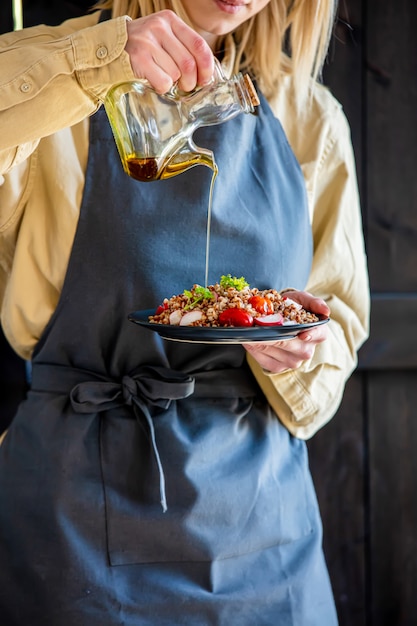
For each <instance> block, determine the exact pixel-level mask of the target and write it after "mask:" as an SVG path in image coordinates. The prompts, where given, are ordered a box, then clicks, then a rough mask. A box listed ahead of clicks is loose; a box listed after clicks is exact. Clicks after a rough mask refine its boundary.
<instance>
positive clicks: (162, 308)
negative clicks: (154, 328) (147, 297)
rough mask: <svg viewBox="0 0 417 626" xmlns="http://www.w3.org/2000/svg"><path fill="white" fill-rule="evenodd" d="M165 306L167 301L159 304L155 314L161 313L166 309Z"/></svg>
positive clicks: (166, 306)
mask: <svg viewBox="0 0 417 626" xmlns="http://www.w3.org/2000/svg"><path fill="white" fill-rule="evenodd" d="M167 308H168V304H167V302H164V304H160V305H159V307H158V308H157V309H156V311H155V315H161V313H163V312H164V311H166V310H167Z"/></svg>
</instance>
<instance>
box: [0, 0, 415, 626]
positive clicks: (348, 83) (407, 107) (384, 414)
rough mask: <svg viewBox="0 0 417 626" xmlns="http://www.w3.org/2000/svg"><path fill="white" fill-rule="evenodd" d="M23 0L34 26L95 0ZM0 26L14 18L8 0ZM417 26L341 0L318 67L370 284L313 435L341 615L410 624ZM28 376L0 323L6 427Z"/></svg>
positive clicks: (374, 2)
mask: <svg viewBox="0 0 417 626" xmlns="http://www.w3.org/2000/svg"><path fill="white" fill-rule="evenodd" d="M23 5H24V25H25V26H28V25H31V24H36V23H39V22H46V23H49V24H54V23H57V22H59V21H61V20H62V19H64V18H67V17H72V16H76V15H79V14H81V13H83V12H84V11H85V10H86V9H87V7H88V6H89V3H87V2H82V1H81V0H79V1H78V2H58V1H57V0H55V1H54V2H47V1H45V0H44V1H43V2H36V1H29V0H26V1H25V2H24V3H23ZM0 26H1V28H0V30H1V31H7V30H11V29H12V13H11V2H9V0H2V4H1V7H0ZM416 34H417V3H416V1H415V0H387V1H383V0H341V1H340V8H339V19H338V23H337V26H336V28H335V33H334V38H333V42H332V46H331V50H330V54H329V59H328V62H327V64H326V67H325V70H324V82H325V84H326V85H328V86H329V87H330V88H331V90H332V91H333V93H334V94H335V95H336V97H337V98H338V99H339V100H340V101H341V103H342V104H343V107H344V109H345V112H346V114H347V117H348V119H349V121H350V124H351V128H352V139H353V145H354V149H355V154H356V160H357V170H358V178H359V184H360V193H361V200H362V209H363V221H364V229H365V236H366V245H367V252H368V259H369V272H370V280H371V289H372V313H371V337H370V339H369V341H368V342H367V343H366V344H365V346H364V347H363V348H362V349H361V351H360V360H359V367H358V369H357V371H356V372H355V373H354V374H353V376H352V377H351V379H350V380H349V382H348V384H347V387H346V392H345V396H344V400H343V403H342V406H341V408H340V410H339V411H338V413H337V415H336V416H335V417H334V419H333V420H332V421H331V422H330V424H328V425H327V426H326V427H324V428H323V429H322V430H321V431H320V432H319V433H318V434H317V435H316V436H315V437H314V438H313V439H312V440H311V441H310V442H309V444H308V446H309V450H310V459H311V469H312V473H313V477H314V480H315V484H316V489H317V494H318V498H319V502H320V506H321V511H322V517H323V525H324V537H325V539H324V547H325V553H326V558H327V561H328V565H329V570H330V575H331V579H332V583H333V589H334V593H335V598H336V603H337V607H338V611H339V617H340V625H341V626H417V375H416V373H417V333H416V321H417V175H416V172H415V170H416V164H417V37H416ZM25 386H26V385H25V367H24V363H23V362H22V361H21V360H20V359H18V358H16V357H15V356H14V355H13V353H12V352H11V351H10V349H9V348H8V347H7V345H6V343H5V342H4V338H2V337H1V334H0V425H1V426H3V427H5V426H6V424H7V423H8V422H9V420H10V419H11V417H12V414H13V412H14V410H15V406H16V403H17V401H18V400H19V398H21V397H23V395H24V393H25ZM254 626H255V625H254ZM323 626H327V625H326V624H323Z"/></svg>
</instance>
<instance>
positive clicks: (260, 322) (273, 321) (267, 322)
mask: <svg viewBox="0 0 417 626" xmlns="http://www.w3.org/2000/svg"><path fill="white" fill-rule="evenodd" d="M253 323H254V324H256V325H257V326H282V325H283V323H284V318H283V316H282V315H281V313H271V314H270V315H261V316H260V317H254V318H253Z"/></svg>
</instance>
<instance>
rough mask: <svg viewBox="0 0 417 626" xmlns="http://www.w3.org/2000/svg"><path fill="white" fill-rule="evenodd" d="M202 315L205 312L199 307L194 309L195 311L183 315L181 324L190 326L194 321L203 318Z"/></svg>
mask: <svg viewBox="0 0 417 626" xmlns="http://www.w3.org/2000/svg"><path fill="white" fill-rule="evenodd" d="M202 317H203V313H202V311H199V310H198V309H194V311H188V312H187V313H184V315H183V316H182V318H181V320H180V326H190V325H191V324H193V323H194V322H198V320H201V318H202Z"/></svg>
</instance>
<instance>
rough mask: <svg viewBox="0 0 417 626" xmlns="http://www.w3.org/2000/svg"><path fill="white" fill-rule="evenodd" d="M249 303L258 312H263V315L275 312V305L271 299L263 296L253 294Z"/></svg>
mask: <svg viewBox="0 0 417 626" xmlns="http://www.w3.org/2000/svg"><path fill="white" fill-rule="evenodd" d="M249 304H250V305H251V307H252V308H253V309H255V311H256V312H257V313H261V315H269V314H270V313H273V312H274V305H273V304H272V302H271V300H270V299H269V298H264V297H263V296H252V297H251V298H249Z"/></svg>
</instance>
